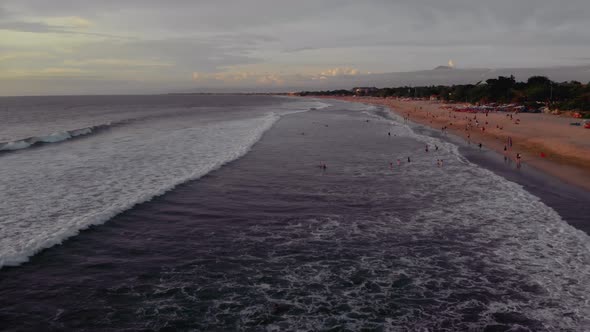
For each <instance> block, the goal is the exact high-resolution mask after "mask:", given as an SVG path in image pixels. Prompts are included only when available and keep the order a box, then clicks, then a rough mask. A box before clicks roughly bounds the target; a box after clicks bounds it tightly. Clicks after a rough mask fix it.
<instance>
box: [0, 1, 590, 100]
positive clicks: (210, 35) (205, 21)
mask: <svg viewBox="0 0 590 332" xmlns="http://www.w3.org/2000/svg"><path fill="white" fill-rule="evenodd" d="M589 13H590V1H588V0H561V1H557V0H552V1H549V0H494V1H487V0H486V1H481V0H411V1H410V0H408V1H405V0H363V1H360V0H355V1H348V0H298V1H283V0H211V1H210V0H192V1H189V0H167V1H162V0H101V1H98V0H97V1H90V0H2V2H0V95H26V94H77V93H117V92H118V93H134V92H169V91H193V90H194V91H206V90H208V89H240V88H245V87H257V88H258V89H266V88H268V89H271V88H273V89H276V88H281V87H284V88H285V89H288V88H289V87H302V86H306V84H312V83H314V84H318V82H322V81H330V82H334V81H335V80H337V79H339V78H342V79H346V78H349V77H354V76H357V75H367V73H386V72H403V71H413V70H422V69H431V68H434V67H436V66H438V65H443V64H446V63H447V62H448V61H449V59H452V60H453V61H454V63H455V65H456V66H457V68H506V67H551V66H570V65H585V64H588V63H590V20H589V19H588V14H589Z"/></svg>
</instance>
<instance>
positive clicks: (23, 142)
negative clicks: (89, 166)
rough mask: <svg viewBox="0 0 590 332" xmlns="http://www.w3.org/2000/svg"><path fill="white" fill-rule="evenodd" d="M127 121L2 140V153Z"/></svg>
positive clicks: (66, 138)
mask: <svg viewBox="0 0 590 332" xmlns="http://www.w3.org/2000/svg"><path fill="white" fill-rule="evenodd" d="M124 122H125V121H120V122H114V123H113V122H108V123H104V124H100V125H96V126H91V127H85V128H80V129H74V130H66V131H56V132H54V133H51V134H49V135H45V136H33V137H28V138H25V139H19V140H15V141H10V142H0V153H3V152H4V153H6V152H11V151H18V150H23V149H28V148H31V147H36V146H40V145H43V144H52V143H60V142H64V141H67V140H69V139H72V138H77V137H81V136H87V135H90V134H94V133H97V132H98V131H101V130H105V129H108V128H111V127H112V126H115V125H119V124H122V123H124Z"/></svg>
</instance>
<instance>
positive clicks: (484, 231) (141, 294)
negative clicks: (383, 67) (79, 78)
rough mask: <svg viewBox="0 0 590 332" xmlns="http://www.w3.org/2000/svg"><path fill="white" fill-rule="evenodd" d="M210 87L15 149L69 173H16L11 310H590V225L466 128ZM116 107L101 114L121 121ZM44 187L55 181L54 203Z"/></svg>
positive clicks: (462, 314) (519, 313)
mask: <svg viewBox="0 0 590 332" xmlns="http://www.w3.org/2000/svg"><path fill="white" fill-rule="evenodd" d="M134 98H140V97H134ZM209 98H213V99H210V100H209V101H208V103H210V104H209V107H211V108H210V109H208V110H203V109H201V108H198V109H197V110H195V109H194V108H193V111H187V110H186V109H187V108H186V107H185V106H182V105H175V106H174V107H172V106H166V107H167V108H166V112H164V113H162V111H161V109H162V108H163V106H161V105H156V106H153V107H151V108H149V118H148V116H147V115H145V114H144V113H145V112H146V111H145V110H138V111H137V112H132V113H133V114H132V116H131V115H130V116H128V118H129V119H131V120H128V119H127V118H125V117H123V118H122V119H121V120H120V121H127V122H124V123H123V125H121V126H117V127H113V128H109V129H108V130H107V131H105V132H102V131H100V132H96V133H93V134H90V135H89V136H87V137H86V136H85V137H83V138H76V139H69V140H66V141H63V142H58V143H50V144H42V145H39V146H33V147H29V148H24V149H21V150H18V151H16V152H14V151H12V152H8V153H5V154H4V155H0V165H3V166H5V165H10V166H11V167H16V166H19V165H20V166H21V168H20V172H19V173H18V174H22V173H23V172H24V171H25V170H29V171H31V170H32V171H36V172H40V173H42V175H44V178H47V177H49V178H51V177H54V180H53V181H48V180H47V181H48V182H43V181H42V180H41V179H40V178H35V177H27V176H23V178H24V179H23V178H21V179H18V178H15V176H16V174H17V173H16V172H15V173H10V171H6V170H3V171H1V172H4V173H1V175H3V176H5V175H6V176H7V175H10V176H11V178H10V179H11V180H10V181H9V182H8V185H7V184H6V182H5V183H4V184H3V185H4V189H5V191H3V193H4V194H3V195H4V197H3V198H4V199H3V201H2V202H3V203H0V204H4V205H0V206H2V207H3V208H5V209H4V211H9V213H5V214H4V216H3V217H0V222H1V223H2V232H1V233H0V236H1V238H0V244H1V245H2V247H1V249H2V251H1V252H0V253H1V254H2V255H3V256H2V257H3V261H4V263H5V265H6V266H4V267H3V268H2V269H1V270H0V327H2V328H3V329H6V330H72V329H75V330H90V331H95V330H96V331H103V330H204V331H205V330H255V331H258V330H260V331H263V330H271V331H273V330H310V331H316V330H333V331H339V330H348V331H358V330H378V331H379V330H382V331H405V330H408V331H416V330H421V331H427V330H428V331H457V330H459V331H483V330H485V331H507V330H510V331H527V330H530V331H556V330H559V331H583V330H584V328H587V327H588V326H589V324H590V320H589V317H590V304H589V303H590V302H589V301H590V299H589V297H588V291H589V290H590V241H589V238H588V235H587V234H585V233H584V232H582V231H580V230H577V229H575V228H573V227H572V226H570V225H569V224H568V223H567V222H566V221H565V220H564V219H563V218H562V217H561V216H560V215H559V214H558V213H557V212H556V211H555V210H554V209H553V208H551V207H549V206H548V205H547V204H545V203H544V202H543V201H542V200H541V199H540V198H538V197H536V196H534V195H532V194H531V193H529V192H528V191H527V190H525V188H523V187H522V186H521V185H518V184H516V183H514V182H510V181H508V180H506V179H504V178H502V177H500V176H498V175H496V174H495V173H493V172H490V171H488V170H486V169H484V168H482V167H480V166H478V165H476V164H472V163H470V162H469V159H467V158H465V157H464V156H463V155H462V154H460V153H459V151H460V149H459V148H458V146H457V145H454V144H452V143H450V142H447V141H443V140H438V139H436V138H433V137H431V136H426V135H422V134H424V133H426V132H423V133H422V134H421V133H418V132H416V131H415V130H412V129H411V128H409V127H408V126H406V125H405V124H403V123H401V122H399V121H398V120H396V119H395V118H392V117H389V116H386V112H384V111H383V110H380V109H378V108H374V107H367V106H363V105H355V104H344V103H338V102H330V103H331V104H333V105H332V106H331V107H328V108H323V109H316V108H321V107H322V106H325V105H322V104H320V103H318V102H315V104H314V103H312V102H310V101H304V102H300V101H297V100H293V101H291V100H289V101H287V100H285V99H273V98H268V99H267V98H262V99H259V100H255V99H249V98H258V97H233V98H238V99H236V100H234V101H233V103H234V104H231V105H228V104H227V102H217V101H215V99H214V97H209ZM217 98H223V97H217ZM242 99H244V100H247V101H244V103H247V104H248V106H246V107H243V106H240V105H242V104H241V103H242V102H241V100H242ZM198 101H199V100H194V99H193V100H192V101H191V102H192V103H197V102H198ZM201 102H203V101H201ZM216 103H219V104H216ZM224 103H225V104H224ZM310 103H311V104H310ZM132 104H133V103H132ZM133 105H135V104H133ZM167 105H168V104H167ZM177 106H178V107H177ZM111 107H113V108H125V109H128V108H129V107H130V106H129V105H125V107H123V106H120V105H119V106H117V105H114V106H113V105H111ZM100 108H103V109H104V105H94V106H92V109H93V110H94V111H95V112H96V113H98V114H99V116H100V117H104V119H103V118H101V119H99V120H98V121H96V122H100V121H103V120H105V119H107V118H108V116H105V115H104V114H103V113H101V112H100V111H99V109H100ZM310 108H313V109H314V110H310V111H307V112H301V113H298V111H301V110H309V109H310ZM171 109H172V110H173V111H170V110H171ZM269 112H270V113H269ZM117 114H119V113H117ZM169 114H174V116H169ZM118 116H120V114H119V115H118ZM107 120H108V119H107ZM117 120H119V119H117ZM85 125H86V123H85ZM90 125H94V123H89V126H90ZM66 129H67V128H66ZM68 130H69V129H68ZM262 133H264V134H262ZM388 133H391V136H389V135H388ZM261 135H262V136H261ZM23 136H27V137H32V136H36V137H37V136H41V135H39V134H38V133H36V132H33V133H27V135H23ZM259 138H260V140H258V139H259ZM146 140H147V142H148V143H147V144H146ZM138 141H141V142H142V143H141V144H138V143H137V142H138ZM254 143H255V144H254ZM154 145H155V146H156V147H157V148H155V149H154ZM426 145H429V152H425V146H426ZM250 146H252V148H251V150H248V149H249V148H250ZM435 146H438V150H437V149H436V148H435ZM90 148H92V149H90ZM115 148H116V149H115ZM113 150H116V151H113ZM64 151H66V152H64ZM98 152H100V154H101V155H104V154H107V157H108V158H107V157H104V158H99V157H98V156H97V153H98ZM68 155H69V159H67V161H68V162H67V163H65V162H63V160H64V157H65V156H68ZM240 156H241V157H240ZM408 157H409V158H410V160H411V162H408V161H407V158H408ZM52 158H54V159H52ZM80 158H82V161H83V162H80V163H79V164H78V163H77V162H78V159H80ZM120 158H122V159H120ZM398 159H399V160H400V164H399V165H398ZM437 159H443V160H444V162H443V166H442V167H438V166H437V163H436V161H437ZM35 160H37V161H41V160H43V161H45V163H39V162H38V163H36V164H35V163H33V165H36V166H30V162H31V161H35ZM231 160H233V161H231ZM225 162H229V163H227V164H225V165H224V166H223V167H221V168H219V166H220V165H221V164H223V163H225ZM28 163H29V164H28ZM390 163H391V164H390ZM322 164H326V165H327V168H326V169H325V170H324V169H322V168H320V167H318V166H319V165H322ZM26 165H29V166H26ZM39 165H40V166H39ZM99 166H100V167H99ZM25 167H31V169H26V168H25ZM35 167H36V168H35ZM23 168H25V169H23ZM3 169H4V168H3ZM47 169H49V171H47ZM195 169H196V170H197V171H196V172H195V171H194V170H195ZM97 170H101V172H102V173H100V176H98V177H97V178H94V177H95V176H96V175H95V174H96V172H97ZM72 174H75V176H74V175H72ZM162 174H167V176H163V175H162ZM4 178H6V177H3V179H4ZM195 178H196V180H191V179H195ZM105 183H108V186H107V185H104V184H105ZM146 183H147V184H146ZM91 184H92V185H91ZM148 184H149V185H148ZM176 184H179V185H178V186H176V187H175V188H174V189H173V190H171V191H168V192H166V193H164V194H163V195H161V196H157V197H155V198H153V199H151V200H149V201H147V202H144V203H141V204H139V205H135V206H134V207H132V208H129V207H130V206H129V204H130V203H129V202H132V203H133V204H135V203H140V202H142V201H145V200H147V199H149V197H151V196H153V195H155V194H159V193H163V192H164V191H165V190H167V189H170V188H171V187H172V186H173V185H176ZM33 185H35V186H36V187H35V190H32V191H29V192H28V193H29V195H28V196H29V198H31V195H32V196H33V197H32V198H35V199H36V200H33V199H30V200H29V201H25V202H23V203H21V204H22V205H20V206H17V207H19V208H18V209H17V208H15V207H14V204H17V205H18V202H20V201H17V200H16V199H14V198H12V197H9V196H8V192H11V193H15V192H17V191H16V190H15V189H13V188H14V187H16V186H20V187H19V188H26V187H30V186H33ZM57 185H61V187H56V186H57ZM46 186H49V188H52V190H54V191H56V190H57V191H58V193H59V195H54V196H52V197H51V199H50V201H49V202H47V203H43V202H44V201H43V199H44V196H42V194H43V193H45V192H46V191H47V190H49V189H47V187H46ZM51 186H54V187H51ZM62 187H63V188H62ZM113 187H114V188H115V189H116V190H113ZM525 187H526V185H525ZM6 189H8V190H6ZM72 192H73V193H75V194H76V196H67V193H72ZM20 199H24V197H23V196H22V195H21V197H20ZM35 201H37V202H41V203H40V204H38V205H40V206H36V207H35V206H34V205H35ZM14 202H17V203H14ZM8 203H14V204H11V205H10V206H9V205H8ZM113 206H114V207H113ZM71 211H74V212H75V213H73V212H71ZM120 211H122V212H121V213H119V212H120ZM76 214H81V215H84V216H87V217H88V218H92V217H94V216H96V215H99V216H100V217H101V218H102V219H101V218H98V219H92V220H93V221H92V222H88V223H86V222H84V221H83V220H80V219H77V218H76V217H77V216H76ZM110 214H112V215H114V217H112V218H111V217H110ZM103 219H104V220H103ZM105 220H108V221H106V223H104V224H102V222H103V221H105ZM91 224H100V225H98V226H91V227H90V228H89V229H86V230H83V231H81V232H80V233H79V234H76V233H77V230H76V229H75V228H76V227H79V228H78V229H80V228H84V227H87V226H88V225H91ZM60 225H64V226H63V227H60ZM63 228H68V229H69V230H67V231H64V230H63ZM71 229H74V232H72V231H70V230H71ZM52 236H55V237H54V238H52ZM64 237H68V239H67V240H65V241H63V242H62V243H61V244H59V245H55V246H51V247H50V248H49V249H46V250H43V251H41V252H40V253H37V254H36V255H33V256H31V255H32V254H33V253H35V252H37V251H38V250H35V248H41V247H47V246H50V245H51V243H52V241H54V242H56V243H57V242H61V241H62V238H64ZM39 243H41V244H42V245H39ZM15 248H16V249H15ZM23 256H24V257H25V258H24V259H26V257H30V259H29V261H28V262H25V263H23V259H22V258H21V257H23ZM17 264H20V265H18V266H12V265H17Z"/></svg>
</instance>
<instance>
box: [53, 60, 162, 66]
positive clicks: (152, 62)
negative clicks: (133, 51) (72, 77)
mask: <svg viewBox="0 0 590 332" xmlns="http://www.w3.org/2000/svg"><path fill="white" fill-rule="evenodd" d="M63 64H64V65H66V66H77V67H85V66H106V67H171V66H174V65H173V64H172V63H168V62H162V61H157V60H131V59H114V58H104V59H84V60H64V62H63Z"/></svg>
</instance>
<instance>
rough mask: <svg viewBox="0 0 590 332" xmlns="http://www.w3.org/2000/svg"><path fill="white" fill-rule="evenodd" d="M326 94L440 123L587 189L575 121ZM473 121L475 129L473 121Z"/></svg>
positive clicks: (589, 159)
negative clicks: (460, 110)
mask: <svg viewBox="0 0 590 332" xmlns="http://www.w3.org/2000/svg"><path fill="white" fill-rule="evenodd" d="M330 98H331V99H338V100H346V101H351V102H358V103H366V104H373V105H382V106H386V107H389V108H390V109H391V110H392V111H394V112H396V113H397V114H399V115H400V116H404V117H407V118H409V120H410V121H413V122H416V123H420V124H422V125H426V126H430V127H432V128H434V129H439V130H441V129H442V128H443V127H445V126H446V128H447V129H446V130H447V131H448V132H450V133H453V134H455V135H458V136H460V137H462V138H463V139H465V140H466V141H469V142H470V143H471V144H479V143H482V145H483V148H489V149H493V150H495V151H497V152H498V153H500V154H503V155H505V156H506V157H507V158H510V159H512V160H514V161H516V155H517V153H520V154H521V156H522V158H521V160H522V163H525V164H528V165H530V166H533V167H535V168H537V169H539V170H541V171H543V172H546V173H548V174H550V175H552V176H555V177H557V178H559V179H561V180H563V181H565V182H567V183H570V184H573V185H576V186H579V187H582V188H584V189H586V190H590V130H589V129H584V128H583V127H577V126H570V125H569V124H570V122H574V121H576V120H577V119H572V118H567V117H559V116H554V115H550V114H533V113H519V114H516V115H513V116H512V119H511V118H510V117H509V116H508V115H507V113H502V112H499V113H488V114H487V115H486V114H482V113H480V114H477V115H476V114H473V113H462V112H454V111H451V110H449V109H447V108H444V106H448V104H443V103H440V102H436V101H424V100H401V99H390V98H387V99H383V98H374V97H336V98H334V97H330ZM476 119H477V122H478V123H479V126H478V127H476V126H475V125H474V124H475V121H476ZM469 120H471V121H469ZM517 120H518V121H517ZM469 123H471V127H469ZM482 128H485V129H483V130H482ZM509 138H511V139H512V147H510V146H509V144H508V140H509ZM505 146H506V148H507V150H506V151H504V147H505ZM514 165H516V163H514Z"/></svg>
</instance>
